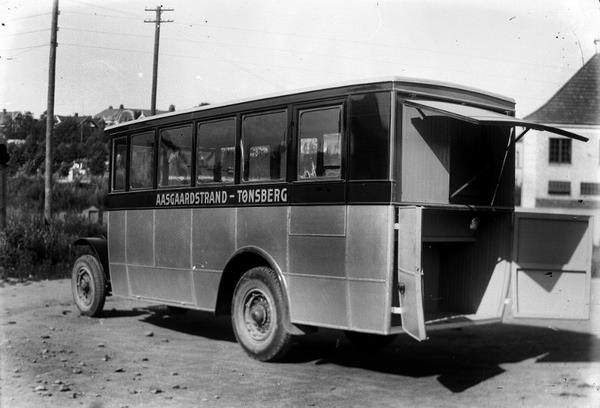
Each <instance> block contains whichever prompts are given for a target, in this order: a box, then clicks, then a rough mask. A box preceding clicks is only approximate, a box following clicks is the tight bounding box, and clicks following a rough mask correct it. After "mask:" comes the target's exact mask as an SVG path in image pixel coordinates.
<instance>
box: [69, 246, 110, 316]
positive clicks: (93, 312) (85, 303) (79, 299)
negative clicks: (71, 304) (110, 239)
mask: <svg viewBox="0 0 600 408" xmlns="http://www.w3.org/2000/svg"><path fill="white" fill-rule="evenodd" d="M71 290H72V292H73V300H74V301H75V305H76V306H77V308H78V309H79V311H80V312H81V314H82V315H85V316H98V315H99V314H100V313H101V312H102V308H103V307H104V300H105V299H106V279H105V277H104V271H103V269H102V265H100V262H98V260H97V259H96V258H95V257H94V256H92V255H82V256H80V257H79V258H77V260H76V261H75V265H74V266H73V272H72V275H71Z"/></svg>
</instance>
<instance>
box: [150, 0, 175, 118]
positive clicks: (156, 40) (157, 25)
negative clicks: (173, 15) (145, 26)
mask: <svg viewBox="0 0 600 408" xmlns="http://www.w3.org/2000/svg"><path fill="white" fill-rule="evenodd" d="M145 10H146V11H154V12H156V17H155V19H154V20H144V23H154V24H155V26H154V62H153V64H152V100H151V101H150V112H151V114H152V115H156V83H157V76H158V43H159V41H160V24H161V23H172V22H173V20H161V19H160V17H161V16H160V15H161V13H162V12H163V11H173V10H174V9H166V8H163V6H156V8H154V9H148V8H147V9H145Z"/></svg>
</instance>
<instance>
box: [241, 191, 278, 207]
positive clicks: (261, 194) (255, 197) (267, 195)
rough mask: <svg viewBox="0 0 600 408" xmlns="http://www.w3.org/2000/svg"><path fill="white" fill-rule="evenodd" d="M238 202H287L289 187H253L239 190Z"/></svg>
mask: <svg viewBox="0 0 600 408" xmlns="http://www.w3.org/2000/svg"><path fill="white" fill-rule="evenodd" d="M237 199H238V204H271V203H286V202H287V188H285V187H284V188H251V189H247V190H237Z"/></svg>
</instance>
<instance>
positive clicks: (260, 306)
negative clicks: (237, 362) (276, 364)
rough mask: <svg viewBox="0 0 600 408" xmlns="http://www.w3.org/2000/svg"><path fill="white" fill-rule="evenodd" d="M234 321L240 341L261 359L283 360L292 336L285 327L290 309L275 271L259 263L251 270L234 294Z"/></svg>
mask: <svg viewBox="0 0 600 408" xmlns="http://www.w3.org/2000/svg"><path fill="white" fill-rule="evenodd" d="M231 310H232V313H231V320H232V325H233V331H234V333H235V337H236V339H237V341H238V342H239V343H240V345H241V346H242V348H243V349H244V350H245V351H246V353H248V355H250V356H251V357H252V358H255V359H257V360H260V361H275V360H279V359H281V358H282V357H283V356H284V355H285V353H286V352H287V351H288V349H289V346H290V344H291V340H292V336H291V334H290V333H288V332H287V331H286V329H285V326H284V319H285V318H286V317H287V313H288V309H287V304H286V302H285V299H284V296H283V289H282V287H281V284H280V282H279V279H278V278H277V275H276V274H275V272H274V271H273V270H272V269H270V268H267V267H264V266H260V267H256V268H252V269H250V270H249V271H248V272H246V273H245V274H244V275H243V276H242V278H241V279H240V281H239V282H238V284H237V286H236V288H235V291H234V293H233V300H232V305H231Z"/></svg>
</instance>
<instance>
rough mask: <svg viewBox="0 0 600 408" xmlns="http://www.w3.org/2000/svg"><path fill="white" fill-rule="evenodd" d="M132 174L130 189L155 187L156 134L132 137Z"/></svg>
mask: <svg viewBox="0 0 600 408" xmlns="http://www.w3.org/2000/svg"><path fill="white" fill-rule="evenodd" d="M130 160H131V172H130V174H129V187H130V188H131V189H136V188H152V187H154V132H146V133H141V134H138V135H133V136H132V137H131V159H130Z"/></svg>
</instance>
